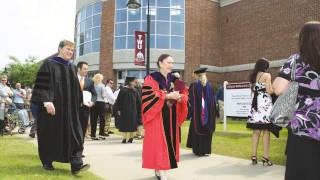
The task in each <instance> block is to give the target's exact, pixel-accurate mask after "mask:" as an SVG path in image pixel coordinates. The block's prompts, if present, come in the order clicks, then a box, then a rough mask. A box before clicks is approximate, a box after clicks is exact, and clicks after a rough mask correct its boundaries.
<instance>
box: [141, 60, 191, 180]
mask: <svg viewBox="0 0 320 180" xmlns="http://www.w3.org/2000/svg"><path fill="white" fill-rule="evenodd" d="M157 64H158V67H159V72H154V73H152V74H150V75H148V76H146V78H145V80H144V85H143V88H142V121H143V125H144V129H145V136H144V141H143V152H142V161H143V164H142V167H143V168H148V169H154V170H155V174H156V176H157V178H158V179H160V178H161V180H165V179H166V170H169V169H173V168H177V167H178V166H177V162H178V161H179V127H180V126H181V124H182V123H183V121H184V120H185V119H186V116H187V113H188V112H187V111H188V110H187V102H188V91H187V90H186V89H181V88H180V90H179V91H175V90H177V89H175V90H174V89H173V87H172V86H173V84H174V82H173V81H174V79H176V78H174V77H173V76H172V75H171V73H170V72H171V70H172V66H173V59H172V57H171V56H170V55H168V54H163V55H161V56H160V57H159V59H158V62H157Z"/></svg>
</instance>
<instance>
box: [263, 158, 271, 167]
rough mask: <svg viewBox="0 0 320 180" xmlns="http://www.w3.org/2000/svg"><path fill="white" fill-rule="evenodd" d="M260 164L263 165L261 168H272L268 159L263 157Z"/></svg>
mask: <svg viewBox="0 0 320 180" xmlns="http://www.w3.org/2000/svg"><path fill="white" fill-rule="evenodd" d="M262 164H263V166H272V165H273V163H272V162H271V161H270V160H269V159H268V158H265V157H262Z"/></svg>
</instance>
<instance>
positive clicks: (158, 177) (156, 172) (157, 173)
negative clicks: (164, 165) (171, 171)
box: [154, 170, 161, 180]
mask: <svg viewBox="0 0 320 180" xmlns="http://www.w3.org/2000/svg"><path fill="white" fill-rule="evenodd" d="M154 175H155V176H156V178H157V179H158V180H161V177H160V173H159V171H157V170H155V171H154Z"/></svg>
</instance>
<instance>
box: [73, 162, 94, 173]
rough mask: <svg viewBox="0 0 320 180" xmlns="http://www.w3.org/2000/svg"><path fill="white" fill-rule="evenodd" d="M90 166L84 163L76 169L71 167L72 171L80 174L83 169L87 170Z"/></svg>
mask: <svg viewBox="0 0 320 180" xmlns="http://www.w3.org/2000/svg"><path fill="white" fill-rule="evenodd" d="M89 168H90V165H89V164H84V165H81V166H80V167H79V168H75V169H71V173H72V174H73V175H77V174H79V173H80V172H82V171H86V170H88V169H89Z"/></svg>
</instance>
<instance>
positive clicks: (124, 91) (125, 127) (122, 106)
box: [114, 77, 141, 143]
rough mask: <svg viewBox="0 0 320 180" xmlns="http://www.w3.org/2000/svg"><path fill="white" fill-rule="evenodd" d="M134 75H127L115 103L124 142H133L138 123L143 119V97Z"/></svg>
mask: <svg viewBox="0 0 320 180" xmlns="http://www.w3.org/2000/svg"><path fill="white" fill-rule="evenodd" d="M135 80H136V78H134V77H127V78H126V82H125V86H124V87H123V88H121V90H120V92H119V95H118V97H117V100H116V102H115V105H114V111H115V112H116V113H117V115H118V129H119V131H120V132H123V133H124V137H123V140H122V143H126V142H127V141H128V142H129V143H132V141H133V138H134V135H135V132H136V131H137V128H138V123H139V121H141V98H140V96H139V93H138V90H137V89H135Z"/></svg>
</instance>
